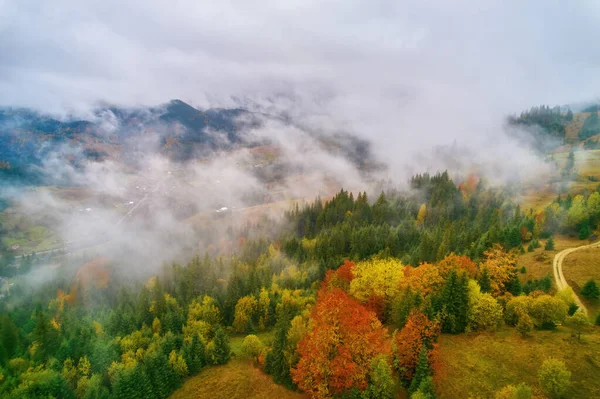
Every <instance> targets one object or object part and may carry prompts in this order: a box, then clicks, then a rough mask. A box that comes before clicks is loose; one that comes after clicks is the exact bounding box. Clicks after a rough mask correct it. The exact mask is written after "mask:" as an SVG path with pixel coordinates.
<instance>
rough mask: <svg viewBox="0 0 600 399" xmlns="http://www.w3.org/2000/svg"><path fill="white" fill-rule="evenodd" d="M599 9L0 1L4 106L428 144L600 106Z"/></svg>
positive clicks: (423, 1)
mask: <svg viewBox="0 0 600 399" xmlns="http://www.w3.org/2000/svg"><path fill="white" fill-rule="evenodd" d="M599 4H600V3H599V2H597V1H594V0H589V1H584V0H581V1H552V0H535V1H522V0H515V1H513V0H501V1H495V0H484V1H475V2H474V1H466V0H457V1H448V0H429V1H427V0H418V1H398V0H396V1H382V0H364V1H363V0H343V1H342V0H339V1H333V0H328V1H316V0H312V1H311V0H286V1H279V0H278V1H275V0H260V1H255V0H233V1H232V0H229V1H227V0H218V1H198V0H171V1H158V0H143V1H142V0H140V1H138V0H128V1H124V0H98V1H96V0H88V1H84V0H53V1H42V0H38V1H32V0H0V105H17V106H33V107H37V108H40V109H42V110H46V111H49V112H60V111H62V112H64V111H65V110H67V111H69V110H70V111H72V110H76V111H77V110H81V109H85V108H86V107H89V106H92V105H93V104H96V103H98V102H99V101H103V102H109V103H116V104H121V105H142V104H143V105H150V104H152V105H154V104H158V103H163V102H166V101H168V100H169V99H172V98H180V99H182V100H184V101H188V102H190V103H192V104H194V105H196V106H199V107H209V106H230V105H233V104H236V103H242V104H247V102H248V101H250V100H251V101H254V102H256V103H257V104H262V106H272V107H275V108H280V109H287V110H288V111H289V110H292V111H293V112H296V113H297V114H298V115H301V116H304V117H306V119H307V120H314V121H315V123H321V124H325V123H328V124H329V125H328V126H335V127H343V128H348V129H351V130H357V131H361V132H362V134H364V135H365V136H368V137H372V138H383V139H385V140H386V141H387V140H390V141H392V142H394V144H395V146H392V147H393V148H395V149H396V148H398V145H399V143H401V144H402V145H408V144H406V142H407V140H406V138H407V137H418V139H415V140H417V141H419V144H418V145H422V144H423V143H424V142H426V143H434V142H439V140H440V138H445V139H448V141H451V140H453V139H455V138H457V137H458V138H465V137H476V136H477V135H479V134H480V133H481V132H482V131H486V130H492V129H494V128H496V127H497V126H498V124H499V121H500V120H501V117H503V116H504V115H506V114H507V113H512V112H515V113H517V112H519V111H520V110H521V109H523V108H524V107H529V106H531V105H536V104H540V103H544V104H551V105H554V104H567V103H572V102H578V101H586V100H593V99H596V98H597V97H598V93H599V90H598V89H599V86H600V79H598V75H599V72H600V68H599V67H600V40H599V39H600V5H599Z"/></svg>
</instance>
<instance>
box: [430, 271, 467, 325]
mask: <svg viewBox="0 0 600 399" xmlns="http://www.w3.org/2000/svg"><path fill="white" fill-rule="evenodd" d="M437 310H438V311H440V312H441V313H442V317H443V319H442V331H443V332H448V333H452V334H457V333H461V332H464V331H465V329H466V327H467V322H468V320H467V314H468V310H469V288H468V279H467V276H466V274H465V273H461V274H460V275H459V274H458V273H457V272H456V269H452V270H451V271H450V273H449V274H448V278H447V279H446V284H445V285H444V289H443V291H442V294H441V296H440V297H439V298H438V300H437Z"/></svg>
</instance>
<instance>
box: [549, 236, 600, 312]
mask: <svg viewBox="0 0 600 399" xmlns="http://www.w3.org/2000/svg"><path fill="white" fill-rule="evenodd" d="M598 247H600V242H595V243H593V244H588V245H582V246H580V247H575V248H567V249H564V250H562V251H560V252H559V253H557V254H556V255H555V256H554V261H553V262H552V271H553V273H554V281H556V287H557V289H558V290H559V291H560V290H562V289H563V288H566V287H568V286H569V284H568V283H567V280H566V279H565V276H564V275H563V270H562V264H563V261H564V260H565V258H566V256H567V255H569V254H571V253H573V252H575V251H579V250H580V249H585V248H598ZM575 303H576V304H577V306H579V309H581V310H583V311H584V312H585V313H586V314H587V309H586V308H585V305H584V304H583V303H582V302H581V300H580V299H579V297H578V296H577V294H575Z"/></svg>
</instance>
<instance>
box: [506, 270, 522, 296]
mask: <svg viewBox="0 0 600 399" xmlns="http://www.w3.org/2000/svg"><path fill="white" fill-rule="evenodd" d="M506 290H507V291H508V292H510V293H511V294H512V295H513V296H519V295H521V293H522V292H523V287H522V286H521V280H519V276H517V274H514V275H513V276H512V278H511V279H510V280H509V281H508V282H507V283H506Z"/></svg>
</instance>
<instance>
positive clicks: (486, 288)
mask: <svg viewBox="0 0 600 399" xmlns="http://www.w3.org/2000/svg"><path fill="white" fill-rule="evenodd" d="M479 287H481V292H483V293H486V292H490V291H491V290H492V286H491V281H490V275H489V273H488V269H487V267H484V268H483V271H482V272H481V277H480V278H479Z"/></svg>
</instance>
